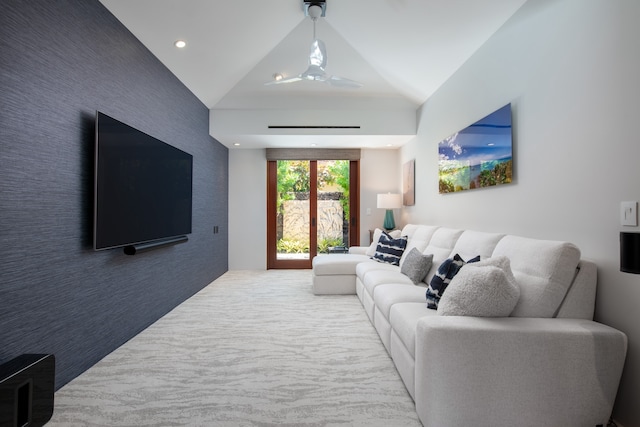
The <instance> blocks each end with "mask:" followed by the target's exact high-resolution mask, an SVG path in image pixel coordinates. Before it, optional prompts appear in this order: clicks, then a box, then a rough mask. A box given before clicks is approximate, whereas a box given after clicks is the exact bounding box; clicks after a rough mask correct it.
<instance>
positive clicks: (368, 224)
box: [360, 149, 402, 246]
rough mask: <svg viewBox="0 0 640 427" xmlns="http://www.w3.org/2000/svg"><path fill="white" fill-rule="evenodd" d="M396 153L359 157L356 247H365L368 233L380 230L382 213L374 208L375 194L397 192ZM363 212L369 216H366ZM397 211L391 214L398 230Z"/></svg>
mask: <svg viewBox="0 0 640 427" xmlns="http://www.w3.org/2000/svg"><path fill="white" fill-rule="evenodd" d="M399 158H400V157H399V150H397V149H394V150H362V156H361V158H360V245H362V246H367V245H369V230H374V229H375V228H376V227H377V228H382V223H383V222H384V214H385V212H386V210H384V209H378V208H377V207H376V204H377V201H378V193H401V192H402V188H401V186H400V181H398V175H399V174H400V173H401V169H400V166H399ZM367 209H369V210H370V212H371V214H370V215H367V212H368V211H367ZM400 214H401V212H400V210H399V209H397V210H395V211H394V218H395V220H396V226H397V227H400V226H401V224H400Z"/></svg>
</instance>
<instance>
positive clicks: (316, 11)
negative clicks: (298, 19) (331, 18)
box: [307, 4, 322, 19]
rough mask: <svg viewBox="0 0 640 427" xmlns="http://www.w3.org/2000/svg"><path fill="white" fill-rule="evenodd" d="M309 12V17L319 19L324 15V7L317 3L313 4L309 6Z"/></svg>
mask: <svg viewBox="0 0 640 427" xmlns="http://www.w3.org/2000/svg"><path fill="white" fill-rule="evenodd" d="M307 13H308V14H309V17H310V18H311V19H318V18H320V17H321V16H322V7H320V6H318V5H317V4H312V5H311V6H309V9H308V10H307Z"/></svg>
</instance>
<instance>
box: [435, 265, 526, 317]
mask: <svg viewBox="0 0 640 427" xmlns="http://www.w3.org/2000/svg"><path fill="white" fill-rule="evenodd" d="M519 297H520V288H519V287H518V284H517V283H516V279H515V277H513V273H512V272H511V268H510V266H509V258H507V257H505V256H500V257H496V258H489V259H486V260H483V261H479V262H476V263H472V264H469V265H467V266H465V268H463V269H461V270H460V272H459V273H458V274H456V276H455V277H454V278H453V279H452V280H451V283H449V286H448V287H447V292H446V293H445V294H444V295H442V298H441V299H440V303H439V304H438V314H440V315H442V316H476V317H508V316H509V315H510V314H511V312H512V311H513V309H514V307H515V306H516V304H517V303H518V298H519Z"/></svg>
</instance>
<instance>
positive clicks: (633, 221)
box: [620, 202, 638, 227]
mask: <svg viewBox="0 0 640 427" xmlns="http://www.w3.org/2000/svg"><path fill="white" fill-rule="evenodd" d="M620 224H621V225H630V226H634V227H637V226H638V202H620Z"/></svg>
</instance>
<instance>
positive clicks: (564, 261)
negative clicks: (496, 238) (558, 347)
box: [493, 235, 580, 317]
mask: <svg viewBox="0 0 640 427" xmlns="http://www.w3.org/2000/svg"><path fill="white" fill-rule="evenodd" d="M493 256H494V257H496V256H506V257H508V258H509V260H510V261H511V270H512V271H513V275H514V276H515V278H516V281H517V282H518V285H519V286H520V299H519V300H518V304H517V305H516V307H515V308H514V310H513V313H511V316H514V317H555V315H556V313H557V311H558V310H559V307H560V304H561V303H562V301H563V299H564V297H565V295H566V294H567V290H568V289H569V287H570V286H571V283H572V282H573V279H574V277H575V275H576V271H577V270H576V269H577V267H578V263H579V262H580V250H579V249H578V248H577V247H576V246H574V245H572V244H571V243H567V242H558V241H552V240H538V239H530V238H527V237H518V236H511V235H508V236H505V237H503V238H502V239H501V240H500V242H498V244H497V245H496V248H495V250H494V251H493Z"/></svg>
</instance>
